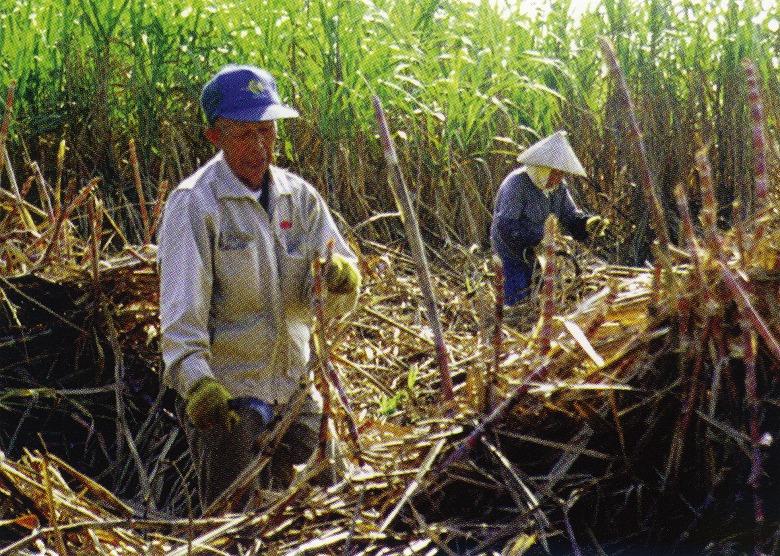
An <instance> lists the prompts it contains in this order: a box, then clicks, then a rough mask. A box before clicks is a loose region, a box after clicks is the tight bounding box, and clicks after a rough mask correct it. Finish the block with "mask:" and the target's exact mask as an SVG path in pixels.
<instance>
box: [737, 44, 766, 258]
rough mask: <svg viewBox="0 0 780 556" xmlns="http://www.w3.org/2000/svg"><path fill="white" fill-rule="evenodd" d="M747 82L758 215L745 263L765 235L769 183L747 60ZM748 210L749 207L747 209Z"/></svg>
mask: <svg viewBox="0 0 780 556" xmlns="http://www.w3.org/2000/svg"><path fill="white" fill-rule="evenodd" d="M742 65H743V67H744V68H745V74H746V76H747V82H748V101H749V103H750V125H751V129H752V135H753V173H754V179H755V189H754V192H755V202H754V206H753V210H752V211H750V212H751V213H752V214H758V220H757V224H756V229H755V232H754V233H753V239H752V242H751V245H750V250H749V252H748V254H747V257H746V259H747V261H752V260H753V257H754V256H755V253H756V250H757V249H758V247H759V246H760V245H761V243H762V239H763V237H764V234H765V233H766V219H765V218H762V217H761V216H762V215H763V213H764V210H765V209H766V207H767V195H768V189H769V182H768V179H767V173H766V134H765V132H764V108H763V104H762V102H761V92H760V91H759V88H758V79H757V77H756V66H755V64H753V62H752V61H751V60H749V59H747V58H745V59H744V60H742ZM748 208H749V207H748Z"/></svg>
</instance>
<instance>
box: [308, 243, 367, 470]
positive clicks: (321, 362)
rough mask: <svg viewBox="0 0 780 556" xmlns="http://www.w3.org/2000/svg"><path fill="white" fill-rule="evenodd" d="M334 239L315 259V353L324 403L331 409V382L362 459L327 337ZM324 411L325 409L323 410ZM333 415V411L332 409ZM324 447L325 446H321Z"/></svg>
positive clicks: (349, 406) (348, 402)
mask: <svg viewBox="0 0 780 556" xmlns="http://www.w3.org/2000/svg"><path fill="white" fill-rule="evenodd" d="M334 243H335V242H334V240H333V239H330V240H328V243H327V248H326V249H327V251H326V255H325V263H324V264H322V263H321V262H320V261H319V260H315V261H314V287H313V291H314V316H315V317H316V319H317V325H316V327H315V338H314V339H315V342H314V345H315V354H316V356H317V363H318V365H317V367H318V368H319V369H320V372H321V375H322V378H323V385H324V388H323V389H324V390H325V391H324V392H320V394H321V395H322V396H323V398H327V399H325V401H324V402H323V403H327V404H328V409H329V410H330V401H329V400H330V396H328V392H327V385H328V384H330V386H332V387H333V389H334V390H335V391H336V395H337V396H338V398H339V402H340V403H341V406H342V409H343V410H344V413H345V415H346V420H347V428H348V430H349V435H350V438H351V440H352V442H353V443H354V445H355V449H356V452H357V454H358V459H360V454H361V452H362V448H361V446H360V435H359V434H358V430H357V425H356V423H355V418H354V417H353V414H352V404H351V403H350V401H349V397H348V396H347V392H346V390H345V389H344V386H343V385H342V383H341V379H340V378H339V375H338V373H337V372H336V369H335V367H334V366H333V363H332V362H331V360H330V347H329V344H328V341H327V339H326V338H325V323H326V320H325V299H324V293H323V292H324V288H323V283H324V281H325V280H324V277H325V274H326V272H327V269H328V267H329V266H330V262H331V259H332V258H333V246H334ZM323 413H324V411H323ZM331 415H332V411H331ZM322 439H323V433H322V431H320V440H321V441H322ZM320 448H321V449H322V448H323V447H322V446H320Z"/></svg>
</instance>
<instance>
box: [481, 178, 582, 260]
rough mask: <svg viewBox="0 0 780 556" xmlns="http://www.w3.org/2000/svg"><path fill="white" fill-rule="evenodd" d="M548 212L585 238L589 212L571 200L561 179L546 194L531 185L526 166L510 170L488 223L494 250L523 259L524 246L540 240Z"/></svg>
mask: <svg viewBox="0 0 780 556" xmlns="http://www.w3.org/2000/svg"><path fill="white" fill-rule="evenodd" d="M549 214H554V215H555V216H556V217H557V218H558V222H559V223H560V225H561V226H562V227H563V229H564V230H566V232H567V233H569V234H570V235H571V236H572V237H573V238H574V239H576V240H578V241H584V240H585V239H587V237H588V234H587V232H586V231H585V222H586V221H587V219H588V215H587V214H585V213H584V212H583V211H582V210H580V209H579V208H578V207H577V205H576V204H575V203H574V199H572V197H571V194H570V193H569V190H568V189H567V187H566V185H565V183H564V182H561V183H560V184H559V185H558V187H557V188H555V189H554V190H553V191H552V192H551V193H550V194H549V195H547V194H545V192H544V191H542V190H541V189H540V188H539V187H537V186H536V185H534V183H533V181H531V177H530V176H529V175H528V173H527V172H526V168H525V167H521V168H518V169H516V170H514V171H512V172H511V173H510V174H509V175H507V177H506V178H504V181H503V182H501V185H500V186H499V188H498V192H497V193H496V199H495V206H494V209H493V222H492V223H491V225H490V241H491V243H492V245H493V250H494V251H495V252H496V253H497V254H498V255H499V256H500V257H501V258H504V259H506V258H512V259H524V258H525V256H526V250H527V249H528V248H529V247H531V248H533V247H534V246H536V245H537V244H538V243H539V242H540V241H541V240H542V236H543V235H544V221H545V220H546V219H547V216H548V215H549Z"/></svg>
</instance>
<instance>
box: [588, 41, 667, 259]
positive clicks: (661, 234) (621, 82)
mask: <svg viewBox="0 0 780 556" xmlns="http://www.w3.org/2000/svg"><path fill="white" fill-rule="evenodd" d="M598 42H599V46H600V47H601V52H602V53H603V55H604V58H605V60H606V62H607V65H608V66H609V68H610V72H611V73H612V76H613V77H614V78H615V81H616V82H617V88H618V91H620V93H621V95H622V98H621V100H622V102H623V105H624V108H625V112H626V116H628V123H629V125H630V127H631V139H632V141H633V142H634V144H635V146H636V149H637V150H638V151H639V172H640V174H641V177H642V192H643V193H644V196H645V203H646V204H647V206H648V208H649V209H650V221H651V224H652V226H653V231H654V232H655V235H656V238H657V239H658V242H659V243H660V247H661V252H662V253H664V254H666V253H668V249H669V232H668V229H667V225H666V218H665V217H664V212H663V208H662V206H661V201H660V199H659V198H658V191H657V190H656V187H655V183H654V182H653V178H652V176H651V175H650V167H649V165H648V163H647V154H646V153H645V145H644V141H642V134H641V132H640V131H639V123H638V122H637V119H636V111H635V110H634V105H633V102H632V101H631V96H630V95H629V93H628V87H627V86H626V80H625V77H624V76H623V70H622V69H621V68H620V64H619V63H618V60H617V57H616V56H615V51H614V50H613V48H612V45H611V44H610V43H609V41H608V40H607V39H605V38H604V37H599V38H598ZM667 266H668V265H667Z"/></svg>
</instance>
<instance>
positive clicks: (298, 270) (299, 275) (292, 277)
mask: <svg viewBox="0 0 780 556" xmlns="http://www.w3.org/2000/svg"><path fill="white" fill-rule="evenodd" d="M281 266H282V268H281V271H282V272H281V290H282V299H283V300H284V304H285V305H293V306H294V305H299V304H302V303H305V302H306V297H307V293H308V291H309V289H310V288H309V282H310V280H311V278H310V274H311V271H310V269H309V259H308V257H305V256H303V255H302V254H300V253H287V254H286V255H285V256H284V258H283V259H282V265H281Z"/></svg>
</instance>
